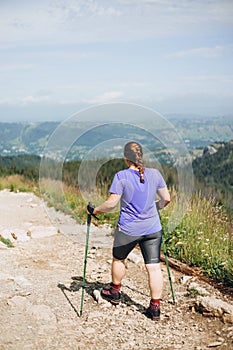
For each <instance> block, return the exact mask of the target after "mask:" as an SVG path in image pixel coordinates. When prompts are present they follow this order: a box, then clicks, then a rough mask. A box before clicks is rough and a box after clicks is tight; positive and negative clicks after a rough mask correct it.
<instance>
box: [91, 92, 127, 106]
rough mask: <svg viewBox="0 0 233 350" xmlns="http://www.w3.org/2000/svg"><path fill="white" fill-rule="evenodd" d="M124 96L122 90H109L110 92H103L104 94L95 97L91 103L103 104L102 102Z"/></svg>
mask: <svg viewBox="0 0 233 350" xmlns="http://www.w3.org/2000/svg"><path fill="white" fill-rule="evenodd" d="M122 96H123V93H122V92H120V91H109V92H105V93H103V94H102V95H99V96H96V97H94V98H93V99H91V100H90V101H89V103H93V104H101V103H108V102H113V101H116V100H118V99H120V98H121V97H122Z"/></svg>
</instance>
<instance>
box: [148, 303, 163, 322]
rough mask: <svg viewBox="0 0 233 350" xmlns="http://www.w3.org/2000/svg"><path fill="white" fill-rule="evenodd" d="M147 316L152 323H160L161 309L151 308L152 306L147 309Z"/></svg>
mask: <svg viewBox="0 0 233 350" xmlns="http://www.w3.org/2000/svg"><path fill="white" fill-rule="evenodd" d="M145 314H146V316H147V317H148V318H151V319H152V321H159V320H160V307H159V306H158V307H156V308H151V307H150V306H149V307H148V308H147V309H146V312H145Z"/></svg>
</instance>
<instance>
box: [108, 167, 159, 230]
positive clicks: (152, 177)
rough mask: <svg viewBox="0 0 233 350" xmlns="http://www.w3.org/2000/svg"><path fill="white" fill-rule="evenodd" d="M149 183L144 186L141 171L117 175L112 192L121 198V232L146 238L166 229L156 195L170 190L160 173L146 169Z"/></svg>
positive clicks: (119, 221)
mask: <svg viewBox="0 0 233 350" xmlns="http://www.w3.org/2000/svg"><path fill="white" fill-rule="evenodd" d="M144 179H145V182H144V183H141V182H140V175H139V172H138V171H137V170H134V169H131V168H128V169H125V170H121V171H119V172H117V173H116V174H115V176H114V179H113V182H112V185H111V187H110V190H109V192H110V193H115V194H119V195H121V202H120V204H121V209H120V216H119V220H118V226H119V228H120V230H121V231H122V232H124V233H126V234H128V235H130V236H143V235H148V234H151V233H155V232H158V231H160V230H161V229H162V227H161V223H160V218H159V215H158V211H157V209H156V205H155V197H156V192H157V190H158V189H159V188H164V187H166V183H165V181H164V179H163V177H162V175H161V173H160V172H159V171H158V170H157V169H153V168H145V171H144Z"/></svg>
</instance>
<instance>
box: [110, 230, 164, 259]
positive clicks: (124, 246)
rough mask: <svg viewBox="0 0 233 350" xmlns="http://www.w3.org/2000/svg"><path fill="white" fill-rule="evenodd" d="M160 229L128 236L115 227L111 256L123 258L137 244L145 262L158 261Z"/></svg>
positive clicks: (160, 240)
mask: <svg viewBox="0 0 233 350" xmlns="http://www.w3.org/2000/svg"><path fill="white" fill-rule="evenodd" d="M161 243H162V230H161V231H158V232H156V233H152V234H149V235H144V236H129V235H127V234H125V233H123V232H122V231H120V230H119V228H118V227H117V228H116V230H115V232H114V243H113V257H114V258H115V259H117V260H125V259H126V258H127V256H128V255H129V253H130V252H131V251H132V250H133V249H134V247H135V246H136V245H137V244H139V246H140V249H141V252H142V256H143V259H144V262H145V264H156V263H159V262H160V248H161Z"/></svg>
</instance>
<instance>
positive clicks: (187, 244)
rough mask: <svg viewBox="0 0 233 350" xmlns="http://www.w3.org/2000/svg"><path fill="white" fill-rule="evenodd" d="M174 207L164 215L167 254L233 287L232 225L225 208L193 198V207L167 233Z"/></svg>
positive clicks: (196, 197) (203, 199) (198, 197)
mask: <svg viewBox="0 0 233 350" xmlns="http://www.w3.org/2000/svg"><path fill="white" fill-rule="evenodd" d="M172 207H173V205H171V206H170V208H169V206H168V207H167V209H166V208H165V210H164V212H162V215H161V216H162V223H163V227H165V230H164V231H165V232H164V237H165V243H166V246H167V251H168V254H169V255H170V256H171V257H173V258H176V259H178V260H180V261H182V262H184V263H186V264H188V265H190V266H197V267H200V268H201V269H202V271H203V273H204V274H205V275H208V276H209V277H211V278H213V279H215V280H217V281H221V282H223V283H225V284H227V285H232V284H233V240H232V238H233V236H232V234H233V233H232V225H231V221H230V219H229V217H228V216H227V215H226V212H225V210H224V208H223V207H222V206H219V205H216V204H215V201H214V200H213V199H212V200H207V199H205V198H201V196H198V195H193V198H192V201H191V204H190V208H189V210H188V212H187V213H186V214H185V216H184V218H183V220H182V221H181V223H180V224H179V225H178V226H177V227H176V228H175V230H174V231H173V232H168V231H167V230H166V224H167V222H168V220H169V216H170V212H171V210H172Z"/></svg>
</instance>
